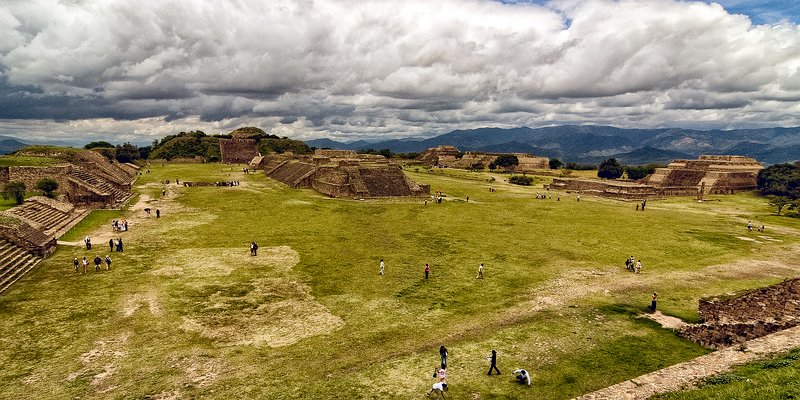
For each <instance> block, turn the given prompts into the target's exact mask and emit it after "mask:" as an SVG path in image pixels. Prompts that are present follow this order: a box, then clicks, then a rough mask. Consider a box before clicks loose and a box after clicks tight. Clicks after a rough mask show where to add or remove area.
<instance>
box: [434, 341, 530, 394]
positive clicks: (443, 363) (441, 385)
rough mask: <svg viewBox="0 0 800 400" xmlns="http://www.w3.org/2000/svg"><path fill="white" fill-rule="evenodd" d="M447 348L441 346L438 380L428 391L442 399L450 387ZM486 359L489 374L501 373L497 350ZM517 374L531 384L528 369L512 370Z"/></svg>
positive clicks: (524, 382)
mask: <svg viewBox="0 0 800 400" xmlns="http://www.w3.org/2000/svg"><path fill="white" fill-rule="evenodd" d="M447 356H448V352H447V348H446V347H444V346H441V347H439V357H440V358H439V359H440V363H439V365H438V366H437V367H435V368H434V369H433V378H434V379H436V382H435V383H434V384H433V385H432V386H431V389H430V390H428V392H427V393H426V394H427V395H428V396H430V395H431V394H433V393H436V397H437V398H438V397H441V398H442V399H444V398H445V396H444V392H446V391H448V390H449V388H448V386H447ZM486 360H487V361H489V372H488V373H487V375H489V376H491V375H492V371H495V372H497V375H501V373H500V369H499V368H497V350H494V349H492V353H491V354H490V355H488V356H486ZM512 374H514V375H515V377H514V378H515V380H516V381H517V382H518V383H520V384H523V385H527V386H531V375H530V374H529V373H528V371H527V370H525V369H523V368H520V369H516V370H514V371H513V372H512Z"/></svg>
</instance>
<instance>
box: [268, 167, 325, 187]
mask: <svg viewBox="0 0 800 400" xmlns="http://www.w3.org/2000/svg"><path fill="white" fill-rule="evenodd" d="M315 171H316V167H315V166H314V165H313V164H306V163H302V162H296V161H290V162H286V163H283V164H281V165H279V166H278V167H277V168H274V169H273V170H272V171H270V172H269V173H268V174H267V176H269V177H270V178H272V179H275V180H276V181H279V182H283V183H285V184H286V185H289V186H291V187H293V188H298V187H310V186H311V182H310V179H309V178H310V176H311V175H313V174H314V172H315ZM306 180H308V182H305V181H306Z"/></svg>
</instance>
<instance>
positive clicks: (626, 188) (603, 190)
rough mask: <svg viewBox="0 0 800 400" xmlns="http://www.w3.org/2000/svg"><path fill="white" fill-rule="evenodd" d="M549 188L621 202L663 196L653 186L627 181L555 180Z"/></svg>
mask: <svg viewBox="0 0 800 400" xmlns="http://www.w3.org/2000/svg"><path fill="white" fill-rule="evenodd" d="M549 188H550V189H559V190H566V191H573V192H580V193H586V194H591V195H595V196H602V197H610V198H614V199H621V200H643V199H648V198H654V197H659V196H660V195H661V194H660V193H659V192H658V191H657V190H656V189H655V188H653V187H652V186H649V185H643V184H640V183H637V182H626V181H601V180H594V179H565V178H553V183H552V184H551V185H550V186H549Z"/></svg>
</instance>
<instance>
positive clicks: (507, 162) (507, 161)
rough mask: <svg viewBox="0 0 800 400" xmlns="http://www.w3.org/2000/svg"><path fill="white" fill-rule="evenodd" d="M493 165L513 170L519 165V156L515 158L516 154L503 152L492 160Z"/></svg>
mask: <svg viewBox="0 0 800 400" xmlns="http://www.w3.org/2000/svg"><path fill="white" fill-rule="evenodd" d="M494 165H495V166H498V167H501V168H505V169H510V170H512V171H513V170H514V167H516V166H517V165H519V158H517V156H515V155H513V154H503V155H500V156H498V157H497V159H495V160H494Z"/></svg>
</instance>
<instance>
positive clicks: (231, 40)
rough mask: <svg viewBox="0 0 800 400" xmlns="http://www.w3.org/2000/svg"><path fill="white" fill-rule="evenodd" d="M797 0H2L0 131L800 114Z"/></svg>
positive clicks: (285, 131) (438, 129)
mask: <svg viewBox="0 0 800 400" xmlns="http://www.w3.org/2000/svg"><path fill="white" fill-rule="evenodd" d="M798 23H800V2H797V1H796V0H786V1H763V0H720V1H718V2H709V1H673V0H552V1H551V0H527V1H523V0H503V1H497V0H436V1H431V0H405V1H397V0H338V1H332V0H293V1H288V0H270V1H263V0H206V1H199V0H171V1H162V0H137V1H130V0H0V135H7V136H14V137H17V138H21V139H23V140H28V141H65V142H73V143H87V142H90V141H94V140H108V141H110V142H112V143H121V142H125V141H131V142H133V143H138V144H146V143H150V142H152V140H154V139H158V138H161V137H163V136H165V135H168V134H175V133H178V132H181V131H190V130H201V131H204V132H206V133H208V134H215V133H227V132H229V131H231V130H233V129H235V128H238V127H241V126H257V127H260V128H262V129H264V130H265V131H267V132H269V133H273V134H277V135H280V136H288V137H291V138H295V139H301V140H307V139H315V138H323V137H325V138H331V139H334V140H341V141H351V140H359V139H389V138H408V137H430V136H434V135H438V134H442V133H446V132H449V131H452V130H455V129H469V128H477V127H488V126H492V127H518V126H529V127H539V126H552V125H562V124H595V125H612V126H618V127H628V128H655V127H681V128H696V129H733V128H757V127H775V126H782V127H788V126H800V28H799V27H798Z"/></svg>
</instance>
